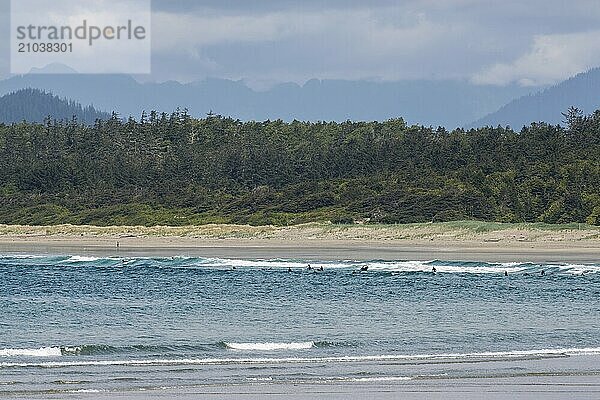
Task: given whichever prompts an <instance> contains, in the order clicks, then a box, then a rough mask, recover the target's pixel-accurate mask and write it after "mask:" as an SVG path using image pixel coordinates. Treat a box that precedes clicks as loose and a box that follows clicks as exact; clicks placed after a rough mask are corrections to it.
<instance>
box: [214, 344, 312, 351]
mask: <svg viewBox="0 0 600 400" xmlns="http://www.w3.org/2000/svg"><path fill="white" fill-rule="evenodd" d="M225 346H227V348H228V349H232V350H258V351H273V350H304V349H310V348H312V347H314V346H315V342H292V343H227V342H225Z"/></svg>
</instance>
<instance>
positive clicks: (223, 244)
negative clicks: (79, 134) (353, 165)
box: [0, 235, 600, 263]
mask: <svg viewBox="0 0 600 400" xmlns="http://www.w3.org/2000/svg"><path fill="white" fill-rule="evenodd" d="M117 242H118V243H119V246H118V247H117ZM0 253H5V254H6V253H23V254H77V255H95V256H122V257H129V256H176V255H179V256H202V257H223V258H250V259H252V258H300V259H321V260H340V259H342V260H376V259H377V260H433V259H441V260H462V261H489V262H510V261H519V262H526V261H531V262H567V261H568V262H582V263H595V262H600V242H598V241H595V240H593V241H555V242H517V241H513V242H511V241H498V242H484V241H477V240H435V239H434V240H402V239H398V240H361V239H346V240H331V239H324V240H321V239H301V238H298V239H294V240H287V239H286V240H281V239H276V238H273V239H243V238H225V239H212V238H210V239H206V238H189V237H172V236H169V237H114V236H109V237H107V236H99V237H85V236H84V237H78V236H33V235H19V236H9V235H5V236H0Z"/></svg>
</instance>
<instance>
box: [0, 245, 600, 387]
mask: <svg viewBox="0 0 600 400" xmlns="http://www.w3.org/2000/svg"><path fill="white" fill-rule="evenodd" d="M308 264H310V265H311V267H312V268H313V269H312V270H307V265H308ZM365 266H367V267H368V269H367V271H360V269H361V268H362V267H365ZM321 267H323V271H318V269H320V268H321ZM434 268H435V270H436V273H435V274H434V273H433V272H432V271H433V269H434ZM290 269H291V272H290V271H289V270H290ZM315 270H317V271H315ZM505 272H506V273H508V276H505ZM590 355H591V356H596V355H600V264H583V265H579V264H569V263H563V264H532V263H504V264H501V263H498V264H494V263H483V262H459V261H453V262H450V261H440V260H435V261H429V262H421V261H377V260H375V261H368V262H364V261H361V262H357V261H337V262H329V261H328V262H324V261H318V260H282V259H277V260H228V259H215V258H191V257H169V258H143V257H135V258H116V257H115V258H95V257H82V256H70V255H62V256H30V255H4V256H0V397H10V396H15V397H34V396H42V397H43V396H51V395H56V394H61V393H63V394H64V393H86V392H90V393H95V392H113V391H114V392H123V391H140V390H157V389H160V388H178V387H181V388H185V387H194V386H202V385H236V384H247V383H252V382H255V383H257V384H274V383H278V382H283V383H305V382H308V383H313V382H362V381H378V380H381V381H385V380H388V381H402V380H409V379H426V378H427V377H453V376H469V374H472V375H473V376H505V375H507V374H508V375H510V374H514V373H519V371H518V370H514V368H515V366H514V365H513V364H511V363H510V362H509V363H507V361H512V360H523V359H532V360H544V359H546V358H556V357H573V356H590ZM465 361H466V363H465ZM478 362H479V363H480V364H481V365H485V366H484V367H481V366H479V367H477V368H475V367H473V365H476V364H477V363H478ZM490 365H491V367H490ZM581 368H582V369H585V371H583V372H586V371H587V372H590V368H591V367H590V366H589V363H588V364H586V366H582V367H581ZM592 369H593V368H592ZM597 369H600V367H598V368H597ZM577 372H578V371H575V372H574V373H577ZM579 372H582V371H579ZM592 372H594V371H592Z"/></svg>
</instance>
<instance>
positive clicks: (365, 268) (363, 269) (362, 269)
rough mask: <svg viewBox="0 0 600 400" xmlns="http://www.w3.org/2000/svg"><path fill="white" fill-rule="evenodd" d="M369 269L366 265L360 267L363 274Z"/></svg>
mask: <svg viewBox="0 0 600 400" xmlns="http://www.w3.org/2000/svg"><path fill="white" fill-rule="evenodd" d="M368 269H369V266H368V265H363V266H362V267H360V270H361V271H363V272H366V271H367V270H368Z"/></svg>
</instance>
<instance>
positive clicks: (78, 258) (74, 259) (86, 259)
mask: <svg viewBox="0 0 600 400" xmlns="http://www.w3.org/2000/svg"><path fill="white" fill-rule="evenodd" d="M98 260H100V257H87V256H71V257H70V258H68V259H66V260H65V262H72V263H74V262H92V261H98Z"/></svg>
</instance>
